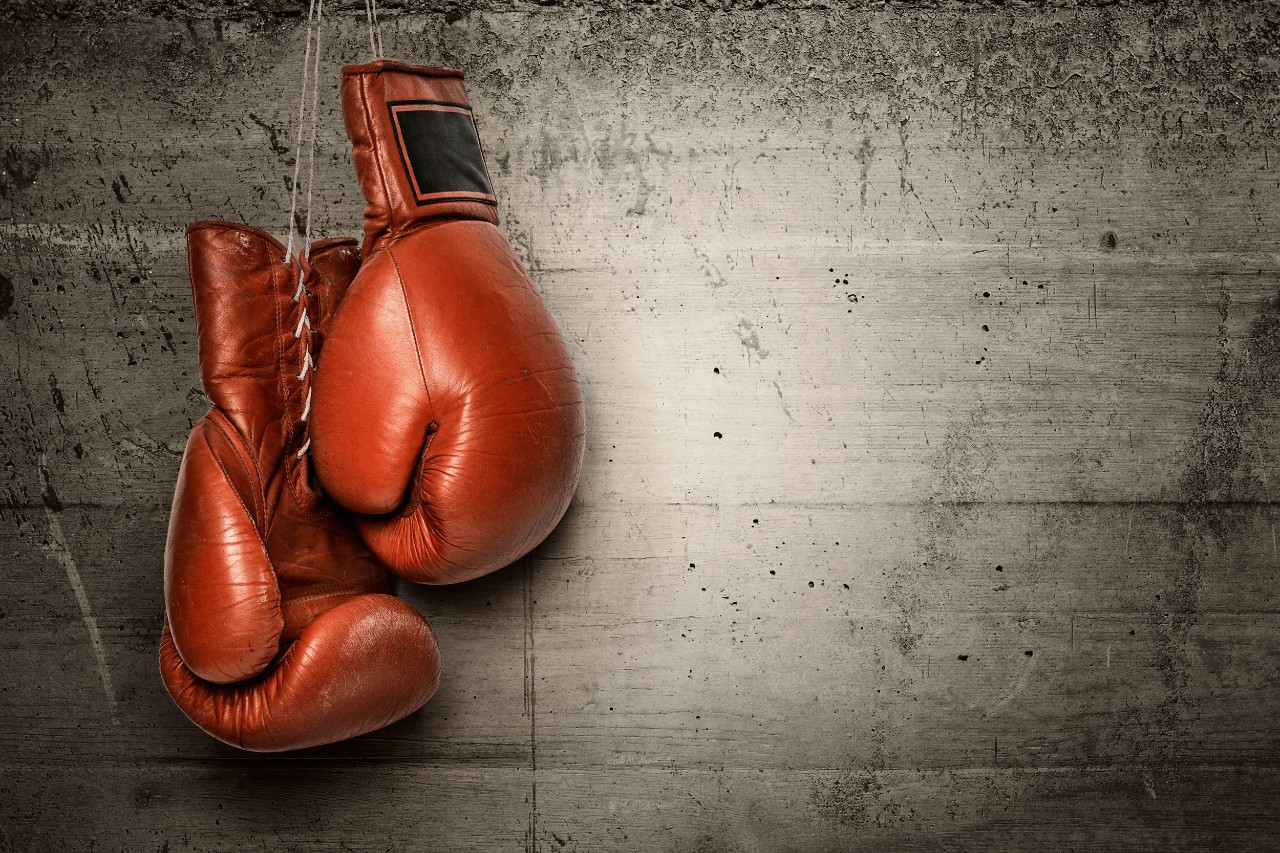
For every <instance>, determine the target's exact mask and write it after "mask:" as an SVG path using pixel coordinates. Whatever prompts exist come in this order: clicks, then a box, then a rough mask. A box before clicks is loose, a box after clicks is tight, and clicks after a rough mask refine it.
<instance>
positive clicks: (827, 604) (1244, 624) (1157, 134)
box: [0, 0, 1280, 853]
mask: <svg viewBox="0 0 1280 853" xmlns="http://www.w3.org/2000/svg"><path fill="white" fill-rule="evenodd" d="M113 5H115V4H98V3H89V2H87V0H17V2H13V0H10V2H9V3H8V4H7V7H6V8H5V9H4V10H3V11H0V23H2V26H0V84H2V85H0V451H2V452H0V464H2V465H3V468H2V469H0V561H2V568H3V572H2V573H0V765H2V766H0V850H6V851H7V850H13V851H28V850H31V851H45V850H51V851H60V850H68V851H83V850H95V851H116V850H119V851H172V853H177V851H188V850H190V851H197V850H198V851H209V850H236V851H256V850H277V849H280V850H301V849H308V850H311V849H315V850H368V851H380V850H390V849H396V850H424V851H425V850H431V851H454V850H458V851H461V850H468V851H484V853H489V852H490V851H502V850H525V851H550V853H560V851H564V853H586V851H673V853H675V851H680V852H681V853H684V852H685V851H687V852H688V853H695V851H701V853H731V851H733V852H734V853H736V852H737V851H775V850H776V851H783V850H786V851H791V850H795V851H844V850H906V849H910V850H941V849H947V850H951V849H969V850H1060V849H1090V850H1117V851H1119V850H1124V851H1132V850H1158V851H1166V850H1192V849H1207V848H1220V849H1263V848H1272V849H1275V848H1277V847H1280V816H1278V815H1277V810H1276V804H1277V802H1280V719H1278V710H1280V709H1278V707H1277V704H1278V701H1280V662H1278V659H1277V656H1278V654H1280V588H1278V583H1280V551H1278V550H1277V532H1276V526H1277V523H1278V522H1280V507H1277V506H1275V505H1273V500H1275V499H1277V498H1280V430H1278V427H1280V145H1277V134H1276V131H1277V123H1278V122H1280V6H1277V5H1275V4H1271V3H1267V4H1218V3H1208V4H1201V3H1197V4H1186V5H1184V4H1181V3H1167V4H1166V3H1162V4H1157V5H1148V4H1145V3H1140V2H1117V3H1105V4H1089V3H1084V4H1074V3H1068V2H1060V3H1031V2H1025V3H1018V4H1009V5H1007V6H1006V5H1004V4H973V5H966V4H960V3H932V4H927V5H917V4H912V3H905V2H904V3H884V4H880V3H877V4H869V3H860V2H855V3H851V4H848V5H845V4H834V5H831V6H827V5H823V4H819V3H810V2H799V0H797V2H771V1H770V0H761V2H755V3H748V2H712V3H704V2H698V0H690V2H684V3H678V4H677V3H656V4H634V5H631V4H622V3H609V4H595V3H589V2H573V0H564V2H551V3H548V4H534V3H530V2H515V0H512V2H497V0H495V2H487V3H485V2H482V3H479V4H478V5H476V6H470V5H468V4H467V3H465V2H464V3H459V4H456V5H454V4H452V3H445V2H440V3H434V4H432V3H418V2H408V3H404V4H399V5H392V4H384V8H383V21H384V40H385V44H386V52H387V54H388V55H390V56H393V57H397V58H402V59H405V60H412V61H418V62H427V63H436V64H453V65H457V66H459V67H461V68H463V69H464V70H465V71H466V73H467V75H468V79H469V81H470V83H469V85H470V90H471V95H472V100H473V102H474V104H475V106H476V112H477V116H478V118H479V121H480V130H481V134H482V137H483V140H484V143H485V146H486V150H487V153H488V157H489V162H490V168H491V171H492V173H493V178H494V183H495V185H496V187H497V191H498V194H499V198H500V203H501V207H500V210H501V213H502V215H503V217H504V222H503V227H504V228H505V230H506V233H507V234H508V235H509V236H510V238H511V240H512V241H513V243H514V244H515V245H516V247H517V248H518V251H519V252H520V253H521V255H522V257H523V258H524V259H525V260H526V262H527V264H528V266H529V269H530V272H531V274H532V276H533V278H534V280H535V281H536V282H537V285H538V287H539V288H540V289H541V291H542V293H543V294H544V296H545V298H546V300H547V302H548V304H549V305H550V307H551V309H552V311H553V312H554V313H555V315H556V317H557V318H558V320H559V322H560V324H561V328H562V329H563V331H564V333H565V335H566V337H567V338H568V339H569V340H570V342H571V347H572V349H573V353H574V357H575V359H576V361H577V364H578V368H579V370H580V373H581V376H582V378H583V380H584V383H585V386H586V390H587V400H588V410H587V411H588V427H589V436H588V449H587V461H586V467H585V473H584V476H583V480H582V485H581V488H580V490H579V493H578V495H577V498H576V499H575V502H574V504H573V506H572V507H571V508H570V510H569V514H568V515H567V517H566V518H565V520H564V522H563V523H562V524H561V526H560V527H559V529H558V530H557V531H556V533H555V534H553V536H552V537H551V539H550V540H548V541H547V542H546V543H545V544H544V545H543V546H542V547H541V548H539V549H538V550H537V551H535V552H534V553H533V555H532V556H531V557H529V558H528V559H526V560H524V561H522V562H521V563H520V564H518V565H516V566H513V567H511V568H509V569H507V570H505V571H502V572H499V573H498V574H496V575H494V576H492V577H490V578H487V579H485V580H483V581H479V582H475V583H472V584H468V585H463V586H460V587H452V588H440V589H435V588H432V589H426V588H412V589H410V588H408V585H405V588H404V589H402V593H403V594H405V595H407V596H408V597H409V598H410V600H412V601H413V602H414V604H415V605H416V606H418V607H419V608H421V609H422V611H423V612H424V613H425V614H426V615H427V616H428V618H429V619H430V620H431V622H432V624H433V625H434V627H435V629H436V631H437V633H438V635H439V637H440V642H441V646H442V650H443V654H444V664H445V674H444V679H443V682H442V686H441V689H440V692H439V694H438V695H437V697H436V698H435V699H434V700H433V701H432V702H431V703H430V704H429V705H428V706H427V708H426V709H424V710H423V711H422V712H420V713H418V714H416V715H414V716H412V717H410V718H409V719H407V720H405V721H403V722H401V723H399V724H397V725H395V726H393V727H391V728H389V729H386V730H383V731H381V732H378V733H375V734H372V735H369V736H366V737H363V738H360V739H357V740H354V741H349V742H346V743H342V744H337V745H334V746H331V747H327V748H323V749H316V750H312V751H308V752H305V753H301V754H296V755H292V756H283V757H265V758H264V757H258V756H251V755H248V754H244V753H239V752H236V751H235V750H232V749H230V748H227V747H223V746H222V745H221V744H219V743H217V742H215V741H213V740H211V739H210V738H208V737H206V736H205V735H203V734H202V733H201V732H199V731H198V730H196V729H195V728H194V727H193V726H192V725H191V724H190V723H188V722H187V720H186V719H185V718H183V717H182V715H181V714H180V713H179V712H178V711H177V709H176V708H175V707H174V706H173V705H172V703H171V702H170V700H169V699H168V697H167V695H166V694H165V692H164V689H163V687H162V686H161V683H160V679H159V677H158V674H157V666H156V649H157V642H158V637H159V631H160V619H161V612H162V590H161V557H162V552H163V548H164V538H165V526H166V523H167V515H168V504H169V500H170V497H171V495H172V491H173V485H174V479H175V476H176V473H177V469H178V461H179V457H180V454H181V452H182V448H183V445H184V442H185V440H186V436H187V433H188V431H189V429H190V426H191V423H192V421H193V420H194V419H196V418H198V417H199V416H200V415H201V414H202V413H203V411H204V410H205V408H206V407H207V405H208V404H207V401H206V399H205V397H204V395H203V393H202V391H201V388H200V384H199V373H198V370H197V366H196V338H195V334H194V328H193V325H194V323H193V318H192V309H191V301H190V290H189V285H188V282H187V278H186V269H185V254H184V245H183V238H182V230H183V228H184V226H186V225H187V224H188V223H190V222H193V221H196V220H199V219H205V218H223V219H232V220H237V221H244V222H249V223H253V224H256V225H259V226H262V227H265V228H268V229H270V230H272V231H275V232H276V233H283V231H284V228H285V222H286V219H287V213H288V206H289V186H290V183H289V182H290V180H291V175H292V170H293V165H294V159H295V156H296V155H297V154H298V146H297V145H296V143H295V140H294V131H293V123H294V121H295V120H296V110H297V97H298V95H297V92H298V83H299V80H298V73H299V66H300V58H301V52H302V50H303V46H304V44H305V11H303V12H302V13H301V14H300V9H301V7H302V6H303V5H304V4H303V3H302V2H301V0H269V2H263V3H260V4H259V3H249V2H231V0H207V2H206V0H182V2H177V3H168V2H160V0H149V2H144V3H139V4H134V5H133V6H132V7H130V8H129V9H127V10H124V11H118V10H115V9H112V8H109V7H111V6H113ZM329 13H330V16H329V17H327V18H326V28H325V33H324V39H325V42H324V43H325V54H324V57H323V61H322V88H321V110H320V115H319V151H318V162H317V166H316V187H315V198H314V216H313V223H314V226H315V230H316V231H317V232H319V233H320V234H323V235H339V234H355V233H356V232H357V231H358V229H359V227H360V217H361V210H362V201H361V199H360V197H359V190H358V188H357V187H356V185H355V182H354V180H353V173H352V168H351V163H350V154H349V151H348V148H347V145H346V140H345V136H344V133H343V130H342V123H341V116H340V112H339V104H338V97H337V93H338V69H339V66H340V65H341V64H343V63H347V62H353V61H363V60H365V59H367V58H368V34H367V31H366V29H365V25H364V14H363V5H362V4H360V3H353V2H350V0H347V2H346V3H345V5H340V6H338V7H336V8H335V7H334V6H333V4H330V8H329Z"/></svg>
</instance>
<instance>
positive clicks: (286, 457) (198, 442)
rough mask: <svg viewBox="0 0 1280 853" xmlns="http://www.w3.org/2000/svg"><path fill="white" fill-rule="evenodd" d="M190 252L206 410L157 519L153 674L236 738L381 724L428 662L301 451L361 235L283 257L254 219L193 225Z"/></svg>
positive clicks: (415, 691) (430, 676)
mask: <svg viewBox="0 0 1280 853" xmlns="http://www.w3.org/2000/svg"><path fill="white" fill-rule="evenodd" d="M187 250H188V260H189V266H190V275H191V284H192V292H193V295H194V302H195V312H196V322H197V329H198V333H199V341H200V371H201V378H202V381H203V383H204V388H205V391H206V393H207V394H208V396H209V398H210V400H211V401H212V403H213V408H212V409H211V410H210V411H209V413H208V414H207V415H206V416H205V417H204V418H202V419H201V420H200V421H198V422H197V423H196V424H195V427H194V428H193V430H192V432H191V436H190V438H189V439H188V441H187V447H186V452H185V454H184V455H183V460H182V466H181V468H180V470H179V473H178V483H177V487H176V489H175V492H174V498H173V510H172V513H171V514H170V518H169V536H168V542H167V544H166V547H165V565H164V586H165V625H164V632H163V636H162V640H161V648H160V668H161V674H162V676H163V679H164V682H165V686H166V687H167V688H168V690H169V693H170V695H171V696H172V697H173V700H174V701H175V702H176V703H177V705H178V707H179V708H181V709H182V711H183V713H185V714H186V715H187V716H188V717H189V718H191V720H192V721H194V722H195V723H196V724H197V725H198V726H200V727H201V728H202V729H204V730H205V731H206V732H208V733H209V734H211V735H213V736H214V737H216V738H218V739H219V740H222V741H225V742H226V743H229V744H232V745H233V746H237V747H240V748H242V749H247V750H253V751H261V752H271V751H279V750H289V749H298V748H301V747H307V746H316V745H319V744H325V743H332V742H334V741H338V740H342V739H344V738H349V737H354V736H355V735H359V734H363V733H365V732H369V731H372V730H374V729H377V728H381V727H382V726H385V725H388V724H389V723H392V722H394V721H396V720H398V719H400V718H402V717H404V716H406V715H407V714H410V713H412V712H413V711H415V710H417V709H418V708H420V707H421V706H422V705H423V704H424V703H425V702H426V701H427V700H428V699H429V698H430V697H431V695H432V693H433V692H434V691H435V689H436V685H437V683H438V681H439V673H440V661H439V654H438V650H437V646H436V641H435V638H434V636H433V635H432V633H431V629H430V628H429V627H428V626H427V623H426V622H425V621H424V620H423V618H422V616H421V615H419V614H418V612H417V611H416V610H414V609H413V608H412V607H411V606H409V605H408V604H406V603H405V602H403V601H400V600H399V599H397V598H395V597H394V596H392V595H389V594H388V593H389V591H390V585H389V577H388V575H387V571H386V569H385V567H384V566H382V565H381V564H380V563H379V562H378V560H377V559H376V558H375V557H374V556H373V554H372V553H371V552H370V551H369V548H368V547H367V546H366V545H365V544H364V542H363V540H362V539H361V537H360V534H359V532H358V530H357V529H356V526H355V523H354V521H353V519H352V517H351V515H350V513H348V512H346V511H344V510H342V509H341V508H340V507H338V506H336V505H335V504H334V503H333V502H332V501H331V500H329V499H328V498H327V497H326V496H325V495H324V494H323V492H322V491H321V490H319V488H318V481H317V480H316V478H315V477H314V476H313V473H312V471H311V461H310V455H309V454H308V453H307V452H306V447H307V442H308V440H309V438H310V431H309V428H308V418H309V415H310V412H309V395H310V393H311V386H312V378H313V372H314V371H313V367H312V366H311V365H312V362H313V361H314V359H315V357H316V354H317V353H318V351H319V349H320V348H321V344H322V340H323V335H324V332H325V330H326V328H327V327H328V324H329V322H330V320H331V318H332V317H333V315H334V312H335V310H336V308H337V306H338V303H339V302H340V301H341V300H342V298H343V296H344V293H345V292H346V290H347V287H348V284H349V282H350V281H351V279H352V277H353V275H354V274H355V271H356V268H357V266H358V263H359V258H358V255H357V252H356V246H355V241H354V240H326V241H319V242H317V243H315V244H313V246H312V251H311V254H310V258H309V259H306V258H294V259H293V260H292V261H288V262H286V261H285V260H284V257H285V247H284V246H282V245H281V244H280V243H279V241H277V240H276V239H275V238H273V237H271V236H270V235H269V234H267V233H265V232H263V231H259V230H258V229H255V228H249V227H246V226H242V225H234V224H231V223H225V222H201V223H197V224H195V225H192V226H191V227H190V228H188V229H187ZM299 269H301V274H302V276H303V285H304V287H303V289H302V290H300V291H299V290H298V288H297V284H298V278H299ZM295 295H297V296H298V299H297V300H296V301H295V299H294V296H295ZM304 318H305V319H304Z"/></svg>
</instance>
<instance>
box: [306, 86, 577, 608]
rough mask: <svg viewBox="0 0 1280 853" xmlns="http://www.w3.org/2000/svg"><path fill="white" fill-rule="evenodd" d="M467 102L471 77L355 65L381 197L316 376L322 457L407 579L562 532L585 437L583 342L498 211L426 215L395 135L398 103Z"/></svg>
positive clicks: (368, 156)
mask: <svg viewBox="0 0 1280 853" xmlns="http://www.w3.org/2000/svg"><path fill="white" fill-rule="evenodd" d="M409 98H424V99H425V98H434V99H437V100H448V101H450V102H453V103H463V104H465V103H466V94H465V92H464V91H463V90H462V81H461V77H460V75H458V74H457V73H456V72H450V71H442V70H440V69H430V68H428V69H420V68H414V67H413V66H404V65H401V64H398V63H384V62H379V63H372V64H370V65H366V66H358V67H356V68H354V69H352V68H348V69H345V70H344V76H343V108H344V113H345V115H346V121H347V127H348V131H349V132H350V134H351V136H352V139H353V143H354V146H355V153H356V167H357V171H358V173H359V177H360V181H361V186H362V188H363V189H364V192H365V196H366V199H367V200H368V202H369V207H368V212H367V214H366V220H365V227H366V232H365V243H364V252H365V260H364V264H363V266H362V267H361V270H360V272H359V274H358V275H357V276H356V279H355V281H354V282H353V283H352V286H351V289H350V292H349V293H348V295H347V297H346V299H345V301H344V302H343V304H342V308H341V310H340V311H339V312H338V315H337V317H336V318H335V320H334V323H333V326H332V329H331V330H330V332H329V335H328V339H327V341H326V343H325V357H324V359H323V361H322V362H321V364H320V368H319V370H318V372H317V376H316V387H315V399H314V423H313V425H312V428H313V435H314V438H315V445H314V447H315V451H314V455H315V459H316V467H317V471H318V472H319V474H320V478H321V481H322V482H324V483H325V485H326V487H327V488H328V489H329V491H330V494H331V495H332V496H333V497H334V499H335V500H337V501H338V502H339V503H341V504H343V505H344V506H346V507H348V508H349V509H352V510H355V511H356V512H358V513H360V514H361V515H360V516H359V517H358V524H359V527H360V530H361V532H362V533H363V534H364V538H365V541H366V542H368V543H369V545H370V547H371V548H372V549H373V550H374V552H375V553H376V554H377V555H378V557H379V558H380V559H382V560H383V561H384V562H385V563H387V564H388V565H389V566H390V567H391V568H392V569H393V570H394V571H396V572H397V573H399V574H400V575H402V576H404V577H407V578H409V579H411V580H415V581H420V582H425V583H451V582H456V581H462V580H467V579H469V578H474V577H478V576H480V575H483V574H486V573H488V572H491V571H494V570H496V569H499V568H501V567H503V566H506V565H509V564H510V563H512V562H514V561H515V560H517V559H519V558H520V557H521V556H523V555H524V554H526V553H528V552H529V551H530V550H531V549H532V548H533V547H535V546H536V545H537V544H538V543H539V542H541V541H542V540H543V539H544V538H545V537H546V536H547V534H548V533H550V532H551V530H552V529H553V528H554V527H555V525H556V524H557V523H558V522H559V520H560V518H561V517H562V516H563V515H564V512H565V510H566V509H567V508H568V505H569V502H570V500H571V499H572V497H573V493H574V490H575V489H576V487H577V482H578V477H579V474H580V471H581V466H582V455H583V449H584V441H585V434H586V427H585V419H584V413H583V402H582V390H581V387H580V385H579V383H578V378H577V374H576V372H575V370H574V367H573V363H572V360H571V358H570V356H569V351H568V348H567V347H566V346H565V343H564V339H563V338H562V337H561V335H560V332H559V330H558V329H557V327H556V323H555V320H554V319H553V318H552V316H551V314H550V312H549V311H548V310H547V308H546V305H545V304H544V303H543V301H542V298H541V297H540V296H539V295H538V293H537V291H535V290H534V288H533V284H532V282H531V281H530V279H529V276H528V274H527V273H526V271H525V270H524V267H523V266H522V265H521V263H520V261H519V259H518V258H517V257H516V255H515V253H514V252H513V251H512V249H511V246H510V245H509V244H508V242H507V240H506V238H505V237H504V236H503V234H502V232H501V231H500V230H499V229H498V228H497V226H496V215H495V214H494V211H493V209H492V208H491V207H489V206H486V205H479V204H474V203H470V202H464V203H456V204H452V203H451V204H433V205H427V206H424V207H418V206H417V205H416V204H414V203H413V202H412V201H410V200H408V198H409V197H408V196H407V195H406V192H407V190H406V187H405V186H403V185H397V183H396V180H397V179H396V176H397V175H402V174H403V170H402V169H401V168H400V167H399V166H400V164H399V161H398V158H399V152H398V151H397V150H395V148H394V147H393V146H392V144H391V142H390V141H389V140H388V138H387V136H386V134H387V133H388V130H387V127H386V122H385V121H383V119H382V117H383V116H385V115H387V104H386V102H387V101H388V100H400V99H409Z"/></svg>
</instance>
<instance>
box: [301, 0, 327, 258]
mask: <svg viewBox="0 0 1280 853" xmlns="http://www.w3.org/2000/svg"><path fill="white" fill-rule="evenodd" d="M323 18H324V0H316V61H315V66H314V68H313V70H312V73H311V144H310V146H309V147H308V151H307V222H306V228H305V230H304V231H303V244H302V245H303V247H304V248H303V257H305V258H307V259H308V260H310V258H311V189H312V187H314V186H315V177H316V123H317V122H316V119H317V117H318V116H319V114H320V34H321V33H322V32H323V31H324V28H323V26H322V24H323ZM299 276H301V270H299Z"/></svg>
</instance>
